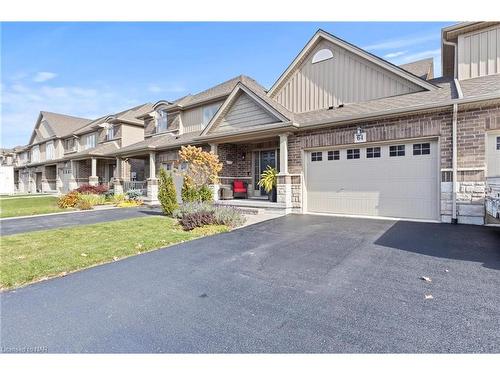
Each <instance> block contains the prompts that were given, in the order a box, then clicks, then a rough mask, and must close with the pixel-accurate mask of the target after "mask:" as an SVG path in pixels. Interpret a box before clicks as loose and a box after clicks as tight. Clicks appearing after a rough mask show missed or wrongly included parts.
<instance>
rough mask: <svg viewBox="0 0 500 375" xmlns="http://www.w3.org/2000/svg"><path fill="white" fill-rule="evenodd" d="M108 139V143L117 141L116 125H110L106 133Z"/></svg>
mask: <svg viewBox="0 0 500 375" xmlns="http://www.w3.org/2000/svg"><path fill="white" fill-rule="evenodd" d="M106 139H107V140H108V141H110V140H112V139H115V127H114V125H109V127H108V128H107V131H106Z"/></svg>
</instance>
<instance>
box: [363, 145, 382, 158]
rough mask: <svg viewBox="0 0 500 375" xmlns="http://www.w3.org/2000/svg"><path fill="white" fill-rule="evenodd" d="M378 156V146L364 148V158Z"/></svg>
mask: <svg viewBox="0 0 500 375" xmlns="http://www.w3.org/2000/svg"><path fill="white" fill-rule="evenodd" d="M379 157H380V147H368V148H367V149H366V158H367V159H372V158H379Z"/></svg>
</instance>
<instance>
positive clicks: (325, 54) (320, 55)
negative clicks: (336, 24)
mask: <svg viewBox="0 0 500 375" xmlns="http://www.w3.org/2000/svg"><path fill="white" fill-rule="evenodd" d="M331 58H333V52H332V51H331V50H329V49H328V48H323V49H320V50H319V51H318V52H316V53H315V54H314V56H313V58H312V64H316V63H319V62H321V61H325V60H329V59H331Z"/></svg>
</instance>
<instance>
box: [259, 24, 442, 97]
mask: <svg viewBox="0 0 500 375" xmlns="http://www.w3.org/2000/svg"><path fill="white" fill-rule="evenodd" d="M321 40H327V41H329V42H331V43H333V44H335V45H337V46H339V47H341V48H343V49H345V50H347V51H349V52H351V53H354V54H355V55H358V56H360V57H362V58H364V59H366V60H368V61H370V62H372V63H374V64H376V65H378V66H380V67H382V68H384V69H385V70H388V71H390V72H392V73H394V74H396V75H398V76H400V77H402V78H405V79H406V80H408V81H410V82H412V83H414V84H416V85H418V86H420V87H422V88H423V89H426V90H433V89H435V88H436V87H435V86H434V85H433V84H431V83H429V82H427V81H425V80H423V79H421V78H420V77H418V76H416V75H414V74H412V73H410V72H407V71H406V70H404V69H401V68H400V67H398V66H396V65H394V64H392V63H390V62H388V61H386V60H384V59H382V58H380V57H378V56H376V55H373V54H371V53H369V52H367V51H365V50H363V49H361V48H359V47H357V46H355V45H353V44H351V43H349V42H346V41H345V40H342V39H340V38H337V37H335V36H333V35H332V34H330V33H328V32H326V31H324V30H322V29H319V30H318V31H317V32H316V33H315V34H314V35H313V37H312V38H311V39H310V40H309V42H308V43H307V44H306V45H305V47H304V48H303V49H302V51H300V53H299V54H298V55H297V57H295V59H294V60H293V61H292V63H291V64H290V65H289V66H288V68H287V69H286V70H285V71H284V72H283V73H282V74H281V76H280V77H279V78H278V80H277V81H276V82H275V83H274V85H273V86H272V87H271V89H270V90H269V92H268V95H269V96H271V97H273V96H274V95H275V94H277V92H278V91H279V89H280V88H281V87H282V85H283V84H284V83H285V82H286V80H287V79H288V78H289V77H290V76H291V75H292V74H293V73H294V72H295V70H296V69H297V68H298V67H299V66H300V65H301V64H302V62H303V61H304V60H305V59H306V57H307V56H308V55H309V53H310V52H311V51H312V50H313V49H314V47H315V46H316V45H317V44H318V43H319V42H320V41H321Z"/></svg>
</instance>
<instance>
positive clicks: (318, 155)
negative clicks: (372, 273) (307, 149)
mask: <svg viewBox="0 0 500 375" xmlns="http://www.w3.org/2000/svg"><path fill="white" fill-rule="evenodd" d="M321 160H323V153H322V152H311V161H321Z"/></svg>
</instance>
